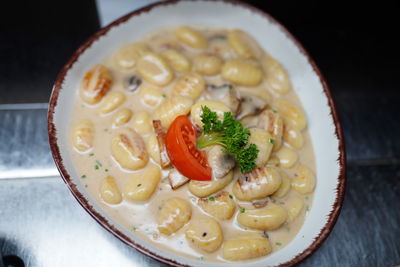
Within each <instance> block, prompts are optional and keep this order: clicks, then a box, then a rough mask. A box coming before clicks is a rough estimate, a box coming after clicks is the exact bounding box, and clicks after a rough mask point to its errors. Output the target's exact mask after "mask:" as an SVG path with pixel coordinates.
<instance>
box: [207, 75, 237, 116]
mask: <svg viewBox="0 0 400 267" xmlns="http://www.w3.org/2000/svg"><path fill="white" fill-rule="evenodd" d="M207 98H208V99H212V100H216V101H220V102H222V103H224V104H225V105H227V106H228V107H229V108H230V109H231V110H232V112H233V114H235V115H236V114H238V113H239V111H240V96H239V93H238V91H237V90H236V88H235V87H234V86H233V85H232V84H229V83H225V84H222V85H214V84H210V85H209V86H208V88H207Z"/></svg>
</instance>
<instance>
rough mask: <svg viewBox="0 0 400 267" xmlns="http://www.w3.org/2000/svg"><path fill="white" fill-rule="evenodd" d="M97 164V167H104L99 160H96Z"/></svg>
mask: <svg viewBox="0 0 400 267" xmlns="http://www.w3.org/2000/svg"><path fill="white" fill-rule="evenodd" d="M96 163H97V165H99V166H100V167H102V166H103V164H101V162H100V161H98V160H97V159H96Z"/></svg>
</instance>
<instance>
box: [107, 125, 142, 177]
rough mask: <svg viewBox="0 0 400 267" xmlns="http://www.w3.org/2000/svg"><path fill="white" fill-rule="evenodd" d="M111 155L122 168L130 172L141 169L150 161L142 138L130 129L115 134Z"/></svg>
mask: <svg viewBox="0 0 400 267" xmlns="http://www.w3.org/2000/svg"><path fill="white" fill-rule="evenodd" d="M111 154H112V156H113V157H114V159H115V160H116V161H117V162H118V163H119V164H120V165H121V167H122V168H126V169H129V170H138V169H141V168H143V167H144V166H145V165H146V164H147V162H148V160H149V155H148V154H147V151H146V147H145V145H144V142H143V139H142V137H141V136H140V135H139V134H138V133H137V132H135V131H134V130H132V129H129V128H125V129H121V130H119V131H118V132H117V133H116V134H114V136H113V138H112V139H111Z"/></svg>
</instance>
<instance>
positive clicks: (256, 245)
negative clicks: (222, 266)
mask: <svg viewBox="0 0 400 267" xmlns="http://www.w3.org/2000/svg"><path fill="white" fill-rule="evenodd" d="M271 251H272V246H271V243H270V242H269V240H268V239H267V238H265V237H262V236H255V237H253V236H250V237H247V238H246V237H241V238H236V239H230V240H226V241H225V242H224V245H223V250H222V255H223V257H224V258H225V259H227V260H230V261H243V260H249V259H253V258H259V257H262V256H265V255H268V254H270V253H271Z"/></svg>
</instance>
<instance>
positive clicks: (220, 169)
mask: <svg viewBox="0 0 400 267" xmlns="http://www.w3.org/2000/svg"><path fill="white" fill-rule="evenodd" d="M207 160H208V164H209V165H210V167H211V169H212V171H211V172H212V177H213V178H215V179H220V178H223V177H224V176H225V175H227V174H228V172H229V171H230V170H231V169H232V168H233V167H235V159H234V158H233V157H232V156H231V155H229V154H227V153H225V152H224V151H223V148H222V146H220V145H216V146H213V147H212V148H211V149H210V150H209V151H208V152H207Z"/></svg>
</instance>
